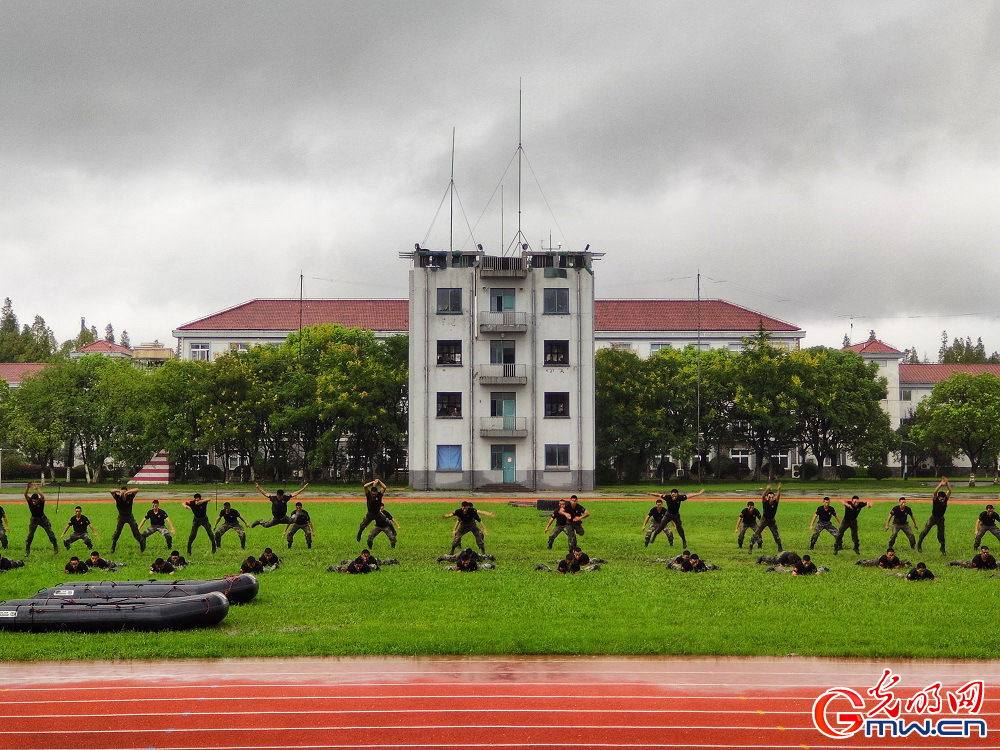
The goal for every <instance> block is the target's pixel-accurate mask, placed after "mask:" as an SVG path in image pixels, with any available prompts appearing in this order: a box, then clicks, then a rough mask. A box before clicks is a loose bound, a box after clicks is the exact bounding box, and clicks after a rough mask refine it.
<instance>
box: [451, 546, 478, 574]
mask: <svg viewBox="0 0 1000 750" xmlns="http://www.w3.org/2000/svg"><path fill="white" fill-rule="evenodd" d="M455 570H457V571H458V572H460V573H475V572H476V571H477V570H479V561H478V560H477V558H476V555H475V554H474V553H473V552H472V548H471V547H469V548H467V549H465V550H463V551H462V553H461V554H460V555H459V556H458V560H456V561H455Z"/></svg>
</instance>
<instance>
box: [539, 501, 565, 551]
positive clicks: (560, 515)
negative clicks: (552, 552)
mask: <svg viewBox="0 0 1000 750" xmlns="http://www.w3.org/2000/svg"><path fill="white" fill-rule="evenodd" d="M568 521H569V513H567V512H566V501H565V500H560V501H559V502H558V503H557V505H556V509H555V510H554V511H552V515H551V516H549V522H548V523H547V524H545V528H544V529H542V533H543V534H544V533H545V532H546V531H548V530H549V527H550V526H551V525H552V524H553V523H554V524H555V525H556V527H555V528H554V529H552V533H551V534H549V549H552V543H553V542H554V541H555V540H556V537H557V536H559V535H560V534H564V533H566V523H567V522H568Z"/></svg>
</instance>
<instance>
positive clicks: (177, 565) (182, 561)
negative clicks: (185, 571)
mask: <svg viewBox="0 0 1000 750" xmlns="http://www.w3.org/2000/svg"><path fill="white" fill-rule="evenodd" d="M167 562H168V563H170V564H171V565H173V566H174V570H180V569H181V568H186V567H187V564H188V561H187V558H186V557H182V556H181V553H180V552H178V551H177V550H171V551H170V556H169V557H168V558H167Z"/></svg>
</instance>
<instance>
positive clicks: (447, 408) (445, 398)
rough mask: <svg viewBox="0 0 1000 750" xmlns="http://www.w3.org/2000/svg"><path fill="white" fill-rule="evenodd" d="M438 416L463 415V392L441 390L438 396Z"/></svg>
mask: <svg viewBox="0 0 1000 750" xmlns="http://www.w3.org/2000/svg"><path fill="white" fill-rule="evenodd" d="M437 415H438V417H461V416H462V394H461V393H444V392H439V393H438V398H437Z"/></svg>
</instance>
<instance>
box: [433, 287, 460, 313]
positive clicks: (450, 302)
mask: <svg viewBox="0 0 1000 750" xmlns="http://www.w3.org/2000/svg"><path fill="white" fill-rule="evenodd" d="M437 296H438V299H437V303H438V308H437V311H438V315H458V314H461V312H462V290H461V288H456V287H444V288H441V289H438V290H437Z"/></svg>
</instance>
